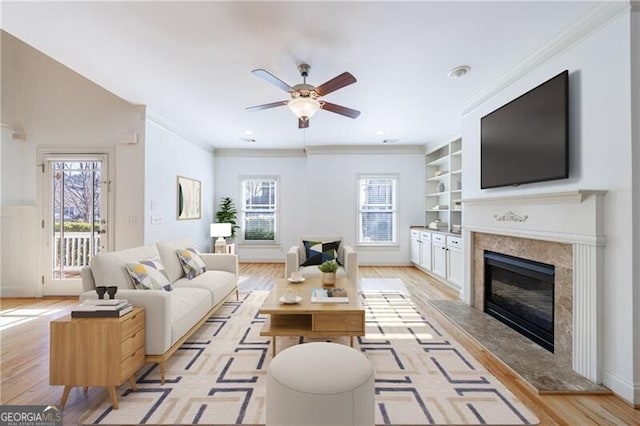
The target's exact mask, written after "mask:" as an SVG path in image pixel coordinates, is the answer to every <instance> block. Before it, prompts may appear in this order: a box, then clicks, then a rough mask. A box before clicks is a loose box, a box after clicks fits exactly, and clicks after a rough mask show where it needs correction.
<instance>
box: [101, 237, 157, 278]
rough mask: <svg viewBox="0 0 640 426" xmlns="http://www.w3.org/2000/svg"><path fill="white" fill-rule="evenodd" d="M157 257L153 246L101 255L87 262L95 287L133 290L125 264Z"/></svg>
mask: <svg viewBox="0 0 640 426" xmlns="http://www.w3.org/2000/svg"><path fill="white" fill-rule="evenodd" d="M153 257H158V249H157V248H156V245H155V244H150V245H147V246H142V247H136V248H132V249H128V250H120V251H114V252H110V253H102V254H99V255H98V256H93V257H92V258H91V261H90V262H89V266H90V267H91V271H92V272H93V280H94V282H95V285H96V286H112V285H115V286H118V288H121V289H132V288H134V286H133V283H132V282H131V277H129V273H128V272H127V268H126V267H125V263H126V262H138V261H140V260H147V259H151V258H153Z"/></svg>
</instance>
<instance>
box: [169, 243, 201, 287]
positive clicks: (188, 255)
mask: <svg viewBox="0 0 640 426" xmlns="http://www.w3.org/2000/svg"><path fill="white" fill-rule="evenodd" d="M176 253H177V254H178V259H180V263H181V264H182V269H184V273H185V275H186V276H187V279H189V280H191V279H193V278H195V277H197V276H198V275H200V274H202V273H203V272H204V271H206V270H207V267H206V265H205V264H204V261H203V260H202V258H201V257H200V253H198V250H197V249H195V248H194V247H190V248H186V249H182V250H176Z"/></svg>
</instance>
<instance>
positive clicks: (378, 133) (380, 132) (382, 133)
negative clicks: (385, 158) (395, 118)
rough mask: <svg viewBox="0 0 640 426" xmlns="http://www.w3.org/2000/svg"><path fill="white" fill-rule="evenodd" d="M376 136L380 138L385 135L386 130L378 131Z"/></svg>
mask: <svg viewBox="0 0 640 426" xmlns="http://www.w3.org/2000/svg"><path fill="white" fill-rule="evenodd" d="M376 135H378V136H380V135H384V130H378V131H376Z"/></svg>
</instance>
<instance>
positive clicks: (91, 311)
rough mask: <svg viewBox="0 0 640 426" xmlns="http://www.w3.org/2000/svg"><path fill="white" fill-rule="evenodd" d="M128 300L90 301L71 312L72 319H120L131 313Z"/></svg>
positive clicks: (131, 307) (84, 302)
mask: <svg viewBox="0 0 640 426" xmlns="http://www.w3.org/2000/svg"><path fill="white" fill-rule="evenodd" d="M132 309H133V306H132V305H131V303H129V302H127V300H126V299H88V300H85V301H83V302H82V303H81V304H79V305H78V306H76V307H75V308H73V309H72V310H71V317H72V318H118V317H121V316H123V315H124V314H126V313H128V312H131V310H132Z"/></svg>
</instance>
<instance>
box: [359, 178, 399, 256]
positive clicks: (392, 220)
mask: <svg viewBox="0 0 640 426" xmlns="http://www.w3.org/2000/svg"><path fill="white" fill-rule="evenodd" d="M396 182H397V179H396V178H395V177H389V176H366V177H364V176H363V177H360V179H359V180H358V206H359V211H358V229H359V237H358V243H359V244H392V243H395V242H396V222H397V206H396Z"/></svg>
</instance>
